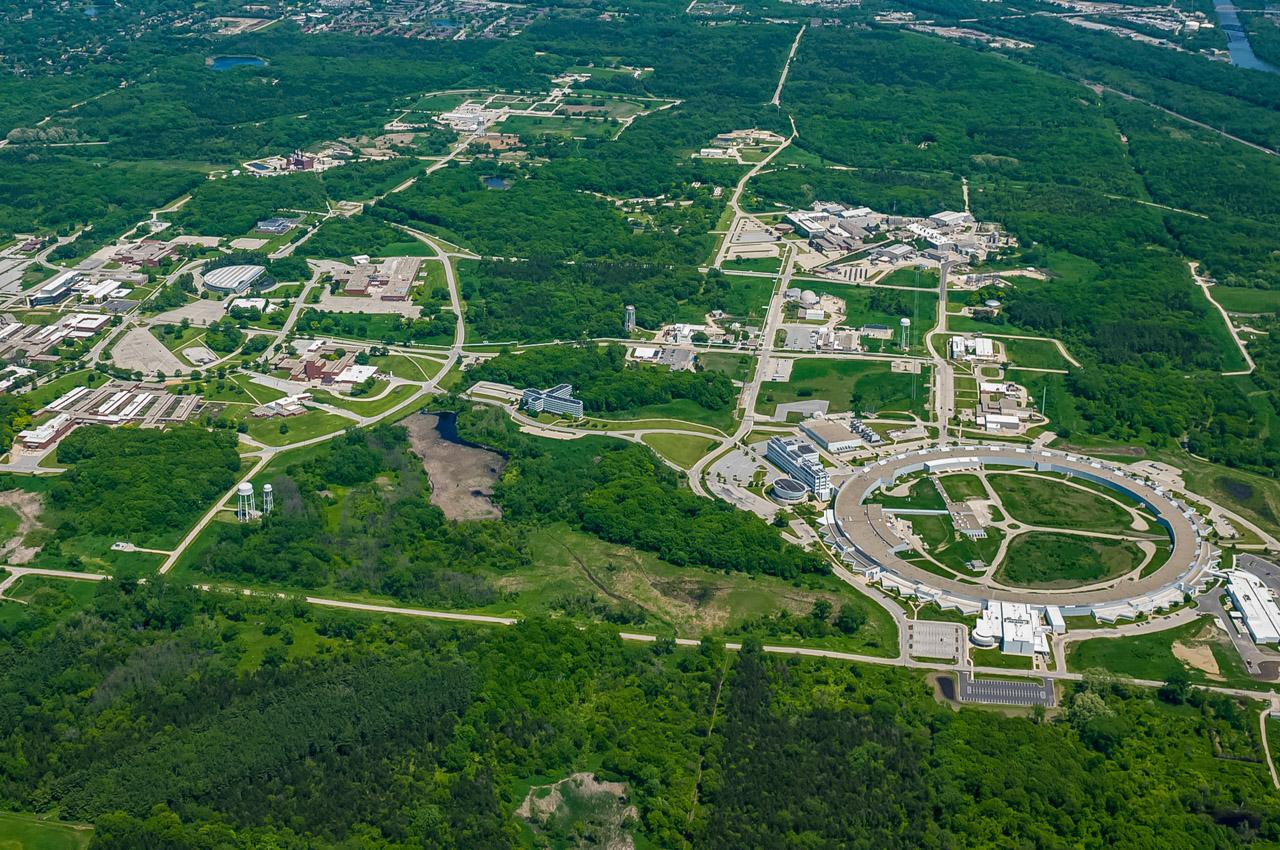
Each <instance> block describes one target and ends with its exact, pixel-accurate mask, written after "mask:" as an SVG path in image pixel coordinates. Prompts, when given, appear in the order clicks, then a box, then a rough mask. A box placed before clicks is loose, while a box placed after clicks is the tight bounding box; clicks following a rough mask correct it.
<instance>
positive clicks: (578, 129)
mask: <svg viewBox="0 0 1280 850" xmlns="http://www.w3.org/2000/svg"><path fill="white" fill-rule="evenodd" d="M495 129H496V131H497V132H500V133H514V134H516V135H518V136H564V137H566V138H567V137H571V136H583V137H585V138H589V139H608V138H611V137H612V136H613V134H614V133H616V132H617V131H618V127H617V125H615V124H609V123H607V122H604V121H593V120H589V119H586V118H566V117H564V116H560V115H553V116H547V117H545V118H544V117H541V116H534V115H512V116H510V117H509V118H507V119H506V120H505V121H503V122H502V123H501V124H498V125H497V126H496V128H495Z"/></svg>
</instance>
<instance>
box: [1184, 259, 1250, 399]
mask: <svg viewBox="0 0 1280 850" xmlns="http://www.w3.org/2000/svg"><path fill="white" fill-rule="evenodd" d="M1187 268H1189V269H1191V277H1192V279H1193V280H1195V282H1196V285H1197V286H1199V287H1200V289H1201V291H1203V292H1204V297H1205V298H1207V299H1209V303H1210V304H1212V305H1213V307H1214V309H1215V310H1217V311H1218V313H1219V315H1221V316H1222V321H1223V322H1225V323H1226V325H1227V333H1229V334H1231V339H1232V340H1233V341H1234V342H1235V344H1236V348H1238V349H1240V356H1241V357H1243V358H1244V362H1245V363H1246V364H1248V367H1249V368H1247V369H1236V370H1234V371H1231V372H1223V373H1222V374H1223V375H1224V376H1230V375H1251V374H1253V370H1254V369H1256V368H1258V367H1257V365H1256V364H1255V363H1254V362H1253V357H1251V356H1250V355H1249V350H1248V349H1247V348H1245V345H1244V340H1243V339H1241V338H1240V333H1239V332H1238V331H1237V330H1236V327H1235V325H1233V324H1231V316H1230V315H1229V314H1228V313H1227V310H1226V308H1225V307H1223V306H1222V305H1221V304H1219V303H1218V302H1217V301H1215V300H1214V298H1213V291H1212V287H1213V284H1212V283H1210V282H1209V280H1208V278H1206V277H1204V276H1203V275H1201V274H1200V264H1199V263H1197V262H1196V261H1194V260H1188V261H1187Z"/></svg>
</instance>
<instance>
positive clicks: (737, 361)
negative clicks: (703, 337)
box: [697, 351, 756, 381]
mask: <svg viewBox="0 0 1280 850" xmlns="http://www.w3.org/2000/svg"><path fill="white" fill-rule="evenodd" d="M697 365H698V368H699V369H701V370H702V371H704V372H719V373H720V374H722V375H728V376H729V377H730V378H732V379H733V380H735V381H746V380H748V379H749V378H750V377H751V373H752V370H754V369H755V365H756V359H755V357H753V356H751V355H750V354H729V353H727V352H723V351H707V352H701V353H699V354H698V359H697Z"/></svg>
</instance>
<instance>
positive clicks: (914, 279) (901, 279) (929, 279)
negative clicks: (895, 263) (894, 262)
mask: <svg viewBox="0 0 1280 850" xmlns="http://www.w3.org/2000/svg"><path fill="white" fill-rule="evenodd" d="M876 283H880V284H884V285H885V286H910V287H912V288H913V289H937V288H938V270H937V269H928V268H906V269H894V270H893V271H891V272H889V274H887V275H885V276H884V277H883V278H881V279H880V280H878V281H876Z"/></svg>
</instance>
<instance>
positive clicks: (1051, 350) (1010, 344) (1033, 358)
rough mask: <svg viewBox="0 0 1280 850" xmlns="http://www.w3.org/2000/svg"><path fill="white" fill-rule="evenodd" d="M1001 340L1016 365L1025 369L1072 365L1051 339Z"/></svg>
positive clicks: (1055, 367) (1064, 367)
mask: <svg viewBox="0 0 1280 850" xmlns="http://www.w3.org/2000/svg"><path fill="white" fill-rule="evenodd" d="M1000 342H1001V343H1003V344H1004V350H1005V354H1006V355H1008V357H1009V359H1010V360H1012V361H1013V363H1014V365H1016V366H1021V367H1023V368H1024V369H1067V368H1070V366H1071V364H1070V363H1068V362H1067V361H1066V359H1065V358H1064V357H1063V356H1062V353H1061V352H1060V351H1058V346H1057V345H1055V344H1054V343H1053V342H1051V341H1050V340H1047V339H1044V340H1041V339H1001V340H1000Z"/></svg>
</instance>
